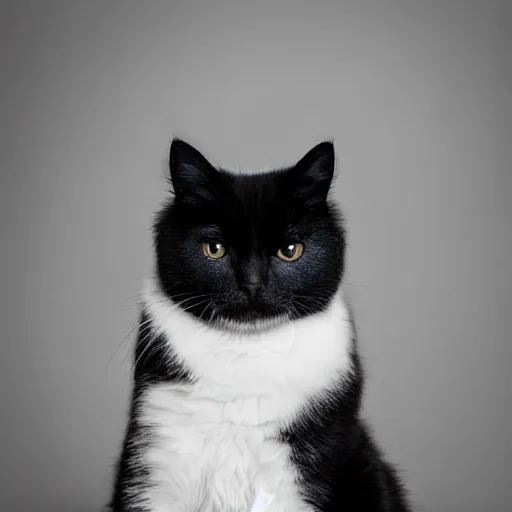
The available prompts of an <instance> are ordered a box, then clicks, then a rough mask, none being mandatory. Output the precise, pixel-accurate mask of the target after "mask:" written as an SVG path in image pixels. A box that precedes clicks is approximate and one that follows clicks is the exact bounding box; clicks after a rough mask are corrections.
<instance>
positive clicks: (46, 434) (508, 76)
mask: <svg viewBox="0 0 512 512" xmlns="http://www.w3.org/2000/svg"><path fill="white" fill-rule="evenodd" d="M509 6H510V3H509V2H506V1H505V2H493V1H486V2H483V1H482V2H476V1H474V2H472V1H460V2H455V1H429V2H427V1H425V2H413V1H405V0H404V1H375V2H366V1H358V2H356V1H354V2H342V1H338V2H327V1H318V0H317V1H315V2H311V3H309V4H306V3H303V2H292V1H288V2H263V1H253V2H241V1H238V2H234V1H233V2H224V1H222V2H221V1H212V0H210V1H208V2H203V3H197V2H194V1H187V2H185V1H183V2H181V3H178V2H170V1H168V2H156V1H152V2H134V1H132V2H122V1H108V2H90V1H89V2H73V1H67V2H64V1H62V2H55V1H44V2H43V1H41V2H35V1H34V2H25V1H17V2H10V3H8V4H5V2H4V3H3V5H2V11H1V15H0V19H1V23H2V27H1V38H2V41H1V45H0V48H1V50H0V51H1V58H2V68H1V69H2V79H1V88H2V90H1V101H2V109H1V118H2V121H1V130H2V133H1V141H0V143H1V155H0V163H1V192H0V193H1V198H0V222H1V225H2V235H1V245H2V247H1V253H0V258H1V262H0V264H1V266H0V268H1V269H2V273H1V281H0V287H1V288H0V289H1V299H2V307H1V313H0V314H1V340H2V350H1V379H2V384H1V390H2V393H1V395H2V405H1V428H2V435H1V440H2V455H1V457H0V460H1V462H0V466H1V469H2V474H1V482H2V483H1V485H2V487H4V486H5V489H4V488H2V490H1V492H0V509H1V510H6V511H14V510H23V511H27V512H30V511H36V510H37V511H53V512H58V511H84V512H85V511H93V510H99V509H100V507H101V505H102V504H103V503H105V502H106V500H107V497H108V493H109V485H110V481H111V473H112V471H111V470H112V465H113V463H114V460H115V457H116V456H117V453H118V448H119V444H120V441H121V435H122V432H123V428H124V422H125V413H126V408H127V403H128V402H127V400H128V391H129V354H130V345H131V343H132V341H133V335H129V336H128V337H127V338H126V339H125V336H126V335H127V334H128V333H129V331H130V329H131V328H132V327H133V326H134V325H135V322H136V319H137V305H136V302H137V294H138V292H139V291H140V285H141V279H142V278H143V277H144V276H145V275H147V274H148V273H149V271H150V268H151V250H150V232H149V226H150V222H151V220H152V214H153V211H154V210H155V209H156V208H157V206H158V204H159V202H160V201H161V200H162V199H163V198H164V197H165V195H166V186H167V185H166V182H165V159H166V154H167V150H168V145H169V141H170V139H171V137H172V136H173V135H179V136H183V137H186V138H187V140H189V141H190V142H192V143H196V144H197V145H198V147H199V148H200V149H201V150H202V151H204V153H205V154H206V155H207V156H208V157H210V158H211V160H212V161H213V162H214V163H217V164H222V165H224V166H227V167H231V168H235V169H236V168H239V167H240V168H242V169H245V168H246V169H261V168H266V167H267V166H273V165H283V164H288V163H292V162H293V161H295V160H296V159H298V158H299V157H300V156H302V154H303V153H305V152H306V151H307V150H308V149H309V148H310V147H312V145H313V144H315V143H316V142H318V141H320V140H322V139H324V138H331V137H332V138H334V140H335V143H336V147H337V159H338V170H339V177H338V180H337V183H336V188H335V193H336V195H337V197H338V198H339V199H340V200H341V201H342V203H343V206H344V211H345V214H346V217H347V220H348V227H349V230H350V247H349V253H348V274H347V281H349V282H351V283H353V284H351V285H347V287H346V289H347V292H348V293H349V295H350V296H351V297H352V300H353V302H354V304H355V308H356V315H357V317H356V318H357V321H358V324H359V329H360V335H361V350H362V352H363V355H364V357H365V359H366V364H367V368H368V373H369V381H368V386H367V399H366V401H365V413H366V414H367V416H368V417H369V418H370V419H371V420H372V422H373V425H374V427H375V430H376V432H377V434H378V438H379V440H380V442H381V445H382V446H383V448H384V449H385V450H386V452H387V454H388V455H389V457H390V458H391V459H392V460H393V461H395V462H396V463H398V464H399V465H400V467H401V468H402V470H403V471H404V476H405V478H406V481H407V484H408V487H409V488H410V490H411V492H412V495H413V499H414V502H415V503H416V504H417V507H418V510H425V511H464V512H470V511H487V510H510V509H511V505H510V504H509V498H508V496H509V495H510V489H511V486H512V477H511V473H512V471H511V468H510V461H511V460H512V443H511V442H510V434H511V431H512V416H511V398H510V391H511V389H512V373H511V371H510V368H509V366H510V363H511V360H512V358H511V356H512V348H511V343H510V342H511V335H510V333H511V332H512V308H511V305H512V256H511V249H512V231H511V221H512V200H511V199H510V195H511V193H512V169H511V160H512V150H511V147H512V130H511V120H512V116H511V114H512V73H511V37H510V30H511V29H510V26H511V20H512V17H511V9H510V7H509ZM123 340H124V341H123Z"/></svg>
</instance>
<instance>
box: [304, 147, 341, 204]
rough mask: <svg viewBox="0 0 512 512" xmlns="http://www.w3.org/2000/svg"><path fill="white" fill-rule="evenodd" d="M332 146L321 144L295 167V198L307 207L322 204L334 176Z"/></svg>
mask: <svg viewBox="0 0 512 512" xmlns="http://www.w3.org/2000/svg"><path fill="white" fill-rule="evenodd" d="M334 165H335V156H334V145H333V143H332V142H329V141H326V142H321V143H320V144H318V145H316V146H315V147H314V148H313V149H311V150H310V151H309V152H308V153H307V154H306V155H305V156H303V157H302V158H301V159H300V160H299V162H297V164H296V165H295V173H296V180H297V181H296V184H297V188H296V196H297V197H299V198H300V199H302V200H303V201H305V202H306V204H308V205H314V204H318V203H323V202H325V200H326V199H327V194H328V193H329V189H330V187H331V183H332V178H333V176H334Z"/></svg>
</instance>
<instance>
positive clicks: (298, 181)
mask: <svg viewBox="0 0 512 512" xmlns="http://www.w3.org/2000/svg"><path fill="white" fill-rule="evenodd" d="M333 169H334V150H333V146H332V144H330V143H322V144H319V145H318V146H316V147H315V148H313V149H312V150H311V151H310V152H309V153H308V154H307V155H306V156H305V157H304V158H302V159H301V160H300V161H299V162H298V163H297V164H296V165H295V166H294V167H291V168H288V169H283V170H278V171H273V172H265V173H259V174H238V175H237V174H233V173H230V172H227V171H223V170H217V169H215V168H214V167H213V166H212V165H211V164H210V163H209V162H208V161H207V160H206V159H205V158H204V157H203V156H202V155H201V154H200V153H199V152H198V151H197V150H195V149H194V148H192V147H191V146H189V145H188V144H186V143H184V142H182V141H179V140H175V141H174V142H173V143H172V146H171V155H170V170H171V179H172V183H173V186H174V191H175V198H174V200H173V201H171V202H170V203H169V204H168V205H166V206H165V208H164V209H163V210H162V212H160V214H159V215H158V218H157V222H156V224H155V235H156V236H155V239H156V256H157V269H158V278H159V280H160V285H161V287H162V290H163V291H164V292H165V293H166V294H167V296H168V297H169V298H170V299H171V300H172V301H173V302H175V303H176V304H179V306H180V307H181V308H183V309H184V310H186V311H188V312H189V313H190V314H192V315H195V316H196V317H198V318H200V319H201V320H203V321H205V322H213V323H217V324H220V325H224V326H226V325H236V326H238V327H246V328H249V329H250V328H257V326H261V325H263V324H265V323H266V322H267V323H272V322H279V321H283V320H286V319H294V318H300V317H304V316H307V315H309V314H312V313H315V312H318V311H321V310H322V309H324V308H325V307H326V306H327V305H328V303H329V301H330V299H331V298H332V297H333V295H334V294H335V293H336V291H337V289H338V287H339V285H340V281H341V277H342V273H343V258H344V248H345V243H344V233H343V229H342V227H341V225H340V222H339V220H338V216H337V213H336V211H335V210H334V209H333V207H332V206H331V205H329V204H328V203H327V202H326V197H327V193H328V191H329V187H330V184H331V180H332V176H333Z"/></svg>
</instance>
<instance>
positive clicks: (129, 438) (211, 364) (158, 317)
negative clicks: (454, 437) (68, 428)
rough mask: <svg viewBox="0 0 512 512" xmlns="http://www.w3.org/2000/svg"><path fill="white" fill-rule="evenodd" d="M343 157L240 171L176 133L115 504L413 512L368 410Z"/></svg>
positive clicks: (311, 157)
mask: <svg viewBox="0 0 512 512" xmlns="http://www.w3.org/2000/svg"><path fill="white" fill-rule="evenodd" d="M334 162H335V157H334V148H333V145H332V144H331V143H330V142H324V143H321V144H319V145H317V146H316V147H315V148H313V149H312V150H311V151H310V152H309V153H307V155H306V156H304V157H303V158H302V159H301V160H300V161H299V162H298V163H297V164H296V165H295V166H293V167H291V168H287V169H281V170H276V171H272V172H265V173H257V174H234V173H231V172H228V171H225V170H221V169H216V168H214V167H213V166H212V165H211V164H210V163H209V162H208V161H207V160H206V159H205V158H204V157H203V156H202V155H201V154H200V153H199V152H198V151H197V150H196V149H194V148H193V147H191V146H190V145H188V144H186V143H185V142H183V141H180V140H174V141H173V143H172V145H171V151H170V171H171V180H172V184H173V187H174V198H173V199H172V200H171V201H170V202H169V203H168V204H166V205H165V207H164V208H163V209H162V211H161V212H160V213H159V215H158V217H157V220H156V223H155V230H154V231H155V250H156V272H155V277H154V279H153V280H152V281H151V282H150V283H149V284H148V286H147V289H146V291H145V294H144V300H143V306H142V314H141V320H140V326H139V334H138V338H137V343H136V348H135V363H134V364H135V367H134V388H133V396H132V405H131V411H130V419H129V423H128V427H127V431H126V436H125V440H124V445H123V449H122V454H121V457H120V461H119V464H118V468H117V479H116V483H115V488H114V492H113V497H112V501H111V503H110V509H111V510H112V511H115V512H121V511H123V512H127V511H130V512H178V511H180V512H313V511H315V512H326V511H333V512H334V511H342V512H355V511H357V512H365V511H372V512H373V511H375V512H376V511H382V512H384V511H391V512H398V511H401V512H405V511H407V510H408V506H407V504H406V500H405V497H404V491H403V490H402V487H401V484H400V483H399V481H398V478H397V476H396V473H395V470H394V469H393V468H392V467H391V466H390V465H389V464H388V463H387V462H386V461H385V460H384V459H383V458H382V456H381V454H380V452H379V450H378V448H377V447H376V446H375V444H374V443H373V441H372V439H371V437H370V436H369V434H368V431H367V429H366V427H365V426H364V424H363V422H362V420H361V418H360V404H361V395H362V387H363V373H362V368H361V363H360V360H359V357H358V353H357V345H356V339H355V331H354V327H353V323H352V319H351V315H350V312H349V310H348V308H347V306H346V304H345V302H344V299H343V293H342V290H341V282H342V275H343V268H344V264H343V262H344V249H345V234H344V230H343V227H342V224H341V220H340V216H339V214H338V212H337V210H336V208H335V206H333V205H332V204H331V203H330V202H329V201H328V200H327V196H328V192H329V188H330V186H331V181H332V177H333V171H334Z"/></svg>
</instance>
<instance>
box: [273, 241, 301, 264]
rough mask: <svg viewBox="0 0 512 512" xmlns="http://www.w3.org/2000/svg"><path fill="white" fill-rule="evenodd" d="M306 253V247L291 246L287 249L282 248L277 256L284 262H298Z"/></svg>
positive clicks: (286, 247) (287, 246)
mask: <svg viewBox="0 0 512 512" xmlns="http://www.w3.org/2000/svg"><path fill="white" fill-rule="evenodd" d="M303 252H304V246H303V245H302V244H299V243H297V244H290V245H286V246H285V247H281V249H279V251H277V256H278V257H279V258H281V259H282V260H283V261H297V260H298V259H299V258H300V257H301V256H302V253H303Z"/></svg>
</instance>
